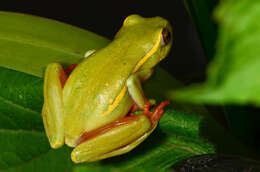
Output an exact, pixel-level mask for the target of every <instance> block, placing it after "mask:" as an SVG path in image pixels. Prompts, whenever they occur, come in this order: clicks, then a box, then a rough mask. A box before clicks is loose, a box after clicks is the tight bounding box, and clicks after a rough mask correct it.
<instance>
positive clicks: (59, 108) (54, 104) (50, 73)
mask: <svg viewBox="0 0 260 172" xmlns="http://www.w3.org/2000/svg"><path fill="white" fill-rule="evenodd" d="M66 79H67V76H66V74H65V72H64V70H63V68H62V66H61V65H60V64H58V63H50V64H48V66H47V68H46V70H45V76H44V105H43V109H42V117H43V122H44V128H45V131H46V133H47V136H48V139H49V142H50V145H51V147H52V148H59V147H61V146H62V145H63V144H64V106H63V98H62V97H63V96H62V95H63V86H64V84H65V82H66Z"/></svg>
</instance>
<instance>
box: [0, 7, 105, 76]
mask: <svg viewBox="0 0 260 172" xmlns="http://www.w3.org/2000/svg"><path fill="white" fill-rule="evenodd" d="M0 21H1V22H0V49H1V54H0V62H1V63H0V66H3V67H8V68H10V69H15V70H19V71H22V72H25V73H29V74H31V75H35V76H39V77H41V76H42V75H43V70H44V68H45V66H46V64H48V63H49V62H50V61H52V62H53V61H56V62H60V63H63V64H64V65H68V64H72V63H78V62H79V61H80V59H81V58H83V57H84V54H85V53H86V51H88V50H90V49H99V48H101V47H103V46H104V45H106V44H107V43H108V40H107V39H105V38H103V37H101V36H98V35H96V34H94V33H92V32H89V31H85V30H83V29H80V28H77V27H74V26H71V25H67V24H64V23H61V22H55V21H52V20H49V19H45V18H41V17H35V16H31V15H26V14H18V13H12V12H0Z"/></svg>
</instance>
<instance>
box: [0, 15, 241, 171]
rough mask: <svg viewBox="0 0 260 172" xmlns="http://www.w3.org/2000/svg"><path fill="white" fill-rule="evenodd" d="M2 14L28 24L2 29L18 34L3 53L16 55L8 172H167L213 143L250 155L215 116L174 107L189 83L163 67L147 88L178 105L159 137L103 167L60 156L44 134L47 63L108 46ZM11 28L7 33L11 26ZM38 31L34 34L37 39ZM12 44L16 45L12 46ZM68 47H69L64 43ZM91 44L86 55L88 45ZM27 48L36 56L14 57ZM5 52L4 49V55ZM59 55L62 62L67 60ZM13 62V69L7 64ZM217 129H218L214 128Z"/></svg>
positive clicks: (8, 75) (2, 106)
mask: <svg viewBox="0 0 260 172" xmlns="http://www.w3.org/2000/svg"><path fill="white" fill-rule="evenodd" d="M2 15H3V16H5V17H3V16H1V17H3V21H5V22H8V19H6V18H10V21H12V20H11V19H12V18H13V22H14V23H16V22H17V23H20V25H19V28H16V27H14V28H13V29H11V28H10V29H7V30H5V29H3V31H2V30H1V29H2V27H0V33H4V32H6V33H7V34H6V35H12V36H10V38H8V39H2V40H1V39H0V44H3V46H5V47H4V48H5V49H4V51H3V52H9V53H6V54H5V55H2V54H1V55H0V65H1V66H2V67H0V171H4V172H6V171H37V172H40V171H68V172H70V171H78V172H81V171H133V170H139V171H147V170H150V171H160V170H166V169H167V168H168V167H170V166H171V165H172V164H174V163H175V162H177V161H179V160H181V159H183V158H186V157H190V156H193V155H198V154H205V153H213V152H215V148H214V147H213V144H211V143H210V142H209V141H212V142H213V143H214V144H215V145H216V146H217V151H218V152H230V153H239V154H242V153H244V152H245V150H244V149H243V147H242V146H241V145H240V144H239V143H237V142H236V141H235V140H234V139H232V137H231V136H230V135H229V134H227V133H226V132H225V131H223V130H219V128H220V127H219V125H217V123H216V122H214V121H213V120H212V119H211V118H210V116H208V115H206V116H203V115H202V114H204V115H205V114H207V113H206V111H205V109H203V108H202V107H191V106H188V105H183V104H177V103H174V100H172V99H171V97H169V95H168V94H167V92H169V91H170V90H171V89H173V88H178V87H180V86H181V84H180V83H179V82H178V81H176V80H175V79H174V78H172V77H171V76H170V75H169V74H168V73H167V72H165V71H164V70H162V69H160V68H158V70H156V72H155V74H154V77H153V78H152V79H151V80H149V81H148V82H146V83H145V86H144V88H145V93H146V95H147V96H148V97H153V98H155V99H156V100H158V101H161V100H165V99H166V98H168V99H171V100H172V102H173V103H172V105H171V107H172V109H174V110H169V109H168V110H167V111H166V112H165V114H164V116H163V117H162V119H161V121H160V124H159V127H158V129H157V130H156V131H155V132H154V133H153V134H152V135H151V137H149V138H148V139H147V140H146V141H145V142H144V143H143V144H141V145H140V146H139V147H137V148H136V149H135V150H133V151H131V152H130V153H128V154H126V155H123V156H120V157H115V158H111V159H108V160H103V161H100V162H96V163H85V164H80V165H76V164H73V163H72V162H71V160H70V152H71V149H70V148H68V147H66V146H64V147H63V148H61V149H58V150H53V149H50V147H49V144H48V141H47V139H46V136H45V134H44V130H43V125H42V121H41V114H40V113H41V107H42V104H43V95H42V86H43V85H42V84H43V81H42V78H41V76H42V70H43V69H44V67H45V66H46V63H49V62H52V61H57V60H58V61H59V62H61V63H62V64H69V63H75V62H77V61H79V60H80V59H81V58H83V55H84V52H85V51H86V50H87V49H92V48H100V47H102V46H104V45H105V44H106V43H107V42H108V41H107V40H106V39H104V38H102V37H100V36H97V35H95V34H92V33H90V32H87V31H83V30H80V29H77V28H74V27H71V26H68V25H66V24H61V23H57V22H55V21H50V20H47V19H42V18H35V17H32V16H26V15H21V14H14V13H5V12H3V13H2ZM16 20H17V21H16ZM23 21H24V22H23ZM33 23H35V25H34V27H36V28H37V27H39V26H38V24H39V25H40V27H39V28H40V29H41V30H42V31H44V30H47V29H49V30H48V32H47V33H45V34H46V35H41V34H42V33H41V32H39V33H37V32H34V31H33V29H32V28H31V27H27V26H28V24H33ZM9 24H10V25H11V24H12V22H10V23H9ZM0 25H1V22H0ZM31 26H33V25H31ZM56 26H57V28H59V29H57V28H56ZM5 27H7V26H4V25H3V28H5ZM8 27H11V26H8ZM15 28H16V29H15ZM50 28H51V29H50ZM36 30H37V29H36ZM68 30H69V31H68ZM66 31H67V32H66ZM31 32H32V33H34V34H32V35H31V34H30V33H31ZM65 32H66V33H68V32H69V33H70V34H69V36H73V33H74V35H77V34H79V35H81V36H75V38H66V36H67V34H64V35H62V38H61V36H60V34H61V33H65ZM24 33H27V34H24ZM0 35H1V34H0ZM14 35H15V36H14ZM84 35H85V36H84ZM64 37H65V38H64ZM88 37H89V38H90V39H88ZM36 38H37V39H36ZM66 39H71V40H72V41H71V42H74V43H73V45H72V46H70V45H69V44H67V43H68V40H66ZM7 40H8V41H10V42H12V43H14V44H8V43H7V42H6V41H7ZM53 40H56V44H55V45H53V44H52V43H53ZM60 40H63V41H61V42H59V41H60ZM2 41H3V42H2ZM84 41H85V44H84V46H85V47H86V49H85V48H84V46H82V45H81V44H82V42H84ZM28 42H29V44H28ZM54 42H55V41H54ZM5 43H7V44H5ZM18 43H19V44H18ZM14 45H15V46H14ZM39 45H46V46H39ZM47 45H48V46H47ZM75 45H78V46H82V47H83V48H82V51H81V55H79V56H77V55H75V56H73V54H75V51H76V50H77V48H75V47H77V46H75ZM26 46H29V47H30V48H29V49H30V51H27V50H24V52H23V53H21V54H19V53H17V52H14V51H17V49H21V50H23V48H24V47H26ZM39 47H40V48H42V47H44V53H46V54H47V55H48V56H44V55H41V56H37V55H38V54H39V52H40V51H41V50H40V49H39ZM53 47H56V48H53ZM2 48H3V47H0V49H1V50H2ZM25 49H26V48H25ZM38 50H39V51H38ZM60 50H66V51H60ZM60 52H63V53H64V52H66V53H65V54H66V55H65V56H62V54H59V53H60ZM57 53H58V54H59V55H60V56H59V59H57V56H56V55H57ZM34 57H37V60H35V59H34ZM6 59H8V60H9V61H10V62H6ZM28 64H30V65H29V66H28ZM35 66H37V68H35ZM7 68H9V69H7ZM10 68H12V69H15V70H12V69H10ZM24 72H26V73H27V74H26V73H24ZM29 74H30V75H29ZM33 75H34V76H33ZM194 114H199V115H194ZM208 118H210V119H211V120H209V119H208ZM207 121H209V123H208V122H207ZM201 124H203V125H201ZM210 127H212V130H209V129H208V128H210ZM215 128H217V130H216V129H215ZM207 131H210V132H207ZM219 132H220V133H222V134H221V135H219ZM201 135H203V136H204V138H203V137H201ZM209 136H211V137H209ZM212 138H213V139H212ZM208 140H209V141H208ZM227 141H228V142H229V144H232V146H231V147H226V146H225V145H226V142H227Z"/></svg>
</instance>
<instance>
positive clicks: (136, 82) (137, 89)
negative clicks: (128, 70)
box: [127, 69, 153, 108]
mask: <svg viewBox="0 0 260 172" xmlns="http://www.w3.org/2000/svg"><path fill="white" fill-rule="evenodd" d="M152 73H153V70H152V69H147V70H143V71H139V72H136V73H134V74H132V75H131V76H130V77H129V78H128V79H127V88H128V92H129V94H130V96H131V98H132V99H133V101H134V102H135V103H136V104H137V105H138V106H139V107H140V108H143V107H144V103H145V102H146V101H147V99H146V98H145V96H144V92H143V89H142V82H143V81H145V80H147V79H148V78H149V77H150V76H151V75H152Z"/></svg>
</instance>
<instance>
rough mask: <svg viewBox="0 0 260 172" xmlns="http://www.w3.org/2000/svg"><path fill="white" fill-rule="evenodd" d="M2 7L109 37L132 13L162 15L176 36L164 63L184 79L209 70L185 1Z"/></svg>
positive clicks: (8, 4)
mask: <svg viewBox="0 0 260 172" xmlns="http://www.w3.org/2000/svg"><path fill="white" fill-rule="evenodd" d="M0 10H4V11H13V12H21V13H27V14H32V15H37V16H41V17H47V18H50V19H55V20H59V21H62V22H65V23H68V24H71V25H75V26H78V27H81V28H84V29H87V30H90V31H92V32H95V33H97V34H100V35H103V36H105V37H107V38H109V39H112V38H113V35H114V34H115V33H116V32H117V30H118V29H119V28H120V26H121V24H122V22H123V20H124V18H125V17H127V16H128V15H129V14H134V13H137V14H140V15H142V16H144V17H152V16H161V17H164V18H166V19H168V20H169V21H170V23H171V24H172V26H173V37H174V43H173V48H172V51H171V53H170V55H169V57H168V58H166V59H165V60H164V61H163V62H162V63H161V65H162V66H163V67H164V68H165V69H166V70H167V71H169V72H170V73H171V74H172V75H174V77H177V78H178V79H182V80H183V79H184V80H189V79H191V78H193V79H194V78H196V77H197V76H201V75H202V76H203V74H204V71H205V65H206V60H205V59H206V58H205V56H204V54H203V51H202V48H201V45H200V42H199V40H198V37H197V32H196V30H195V29H194V26H193V24H192V22H191V19H190V18H189V15H188V13H187V11H186V9H185V7H184V4H183V1H182V0H171V1H163V0H159V1H158V0H157V1H142V0H139V1H138V0H103V1H100V0H91V1H86V0H85V1H83V0H75V1H54V0H53V1H14V2H12V1H6V2H5V3H4V4H1V6H0ZM68 36H69V35H68Z"/></svg>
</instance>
